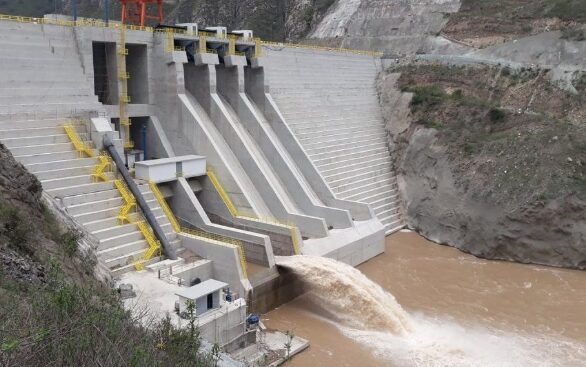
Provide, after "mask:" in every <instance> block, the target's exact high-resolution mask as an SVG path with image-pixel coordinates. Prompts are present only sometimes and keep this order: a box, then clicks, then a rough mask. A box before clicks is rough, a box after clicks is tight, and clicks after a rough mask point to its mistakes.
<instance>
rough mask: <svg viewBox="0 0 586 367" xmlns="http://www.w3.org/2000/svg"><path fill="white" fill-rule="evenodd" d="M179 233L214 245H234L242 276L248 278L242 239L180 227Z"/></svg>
mask: <svg viewBox="0 0 586 367" xmlns="http://www.w3.org/2000/svg"><path fill="white" fill-rule="evenodd" d="M181 233H182V234H184V235H188V236H192V237H195V238H199V239H203V240H206V241H208V242H211V243H214V244H216V245H221V246H228V247H235V248H236V249H237V251H238V257H239V259H240V266H241V268H242V277H243V278H244V279H247V278H248V271H247V267H246V256H245V255H244V247H243V246H244V245H243V243H242V241H239V240H235V239H233V238H229V237H226V236H221V235H218V234H215V233H209V232H204V231H201V230H199V229H191V228H181Z"/></svg>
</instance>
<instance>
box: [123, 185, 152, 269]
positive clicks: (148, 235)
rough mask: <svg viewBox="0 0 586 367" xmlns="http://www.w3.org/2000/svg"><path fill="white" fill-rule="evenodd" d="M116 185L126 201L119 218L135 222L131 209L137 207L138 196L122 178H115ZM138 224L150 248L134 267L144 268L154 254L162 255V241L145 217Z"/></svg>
mask: <svg viewBox="0 0 586 367" xmlns="http://www.w3.org/2000/svg"><path fill="white" fill-rule="evenodd" d="M114 185H115V186H116V188H117V189H118V192H119V193H120V196H122V199H123V200H124V202H125V204H124V205H123V206H122V208H121V209H120V212H119V213H118V220H119V221H120V223H121V224H122V223H125V222H128V223H133V221H132V218H131V217H130V211H131V210H132V209H136V198H135V197H134V195H132V193H131V192H130V191H129V190H128V188H127V187H126V185H125V184H124V182H122V181H121V180H115V181H114ZM136 225H137V227H138V229H139V231H140V233H142V236H143V237H144V239H145V241H146V242H147V244H148V246H149V248H148V249H147V250H146V251H145V253H144V254H143V256H142V259H140V260H138V261H136V262H134V268H135V269H136V270H144V264H145V263H146V262H147V261H149V260H150V259H152V258H153V257H154V256H160V253H161V243H160V242H159V240H157V239H156V238H155V236H154V234H153V231H152V230H151V228H150V227H149V226H148V225H147V224H146V222H145V221H144V219H142V220H139V221H138V222H136Z"/></svg>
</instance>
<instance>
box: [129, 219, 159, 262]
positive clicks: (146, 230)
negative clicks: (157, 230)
mask: <svg viewBox="0 0 586 367" xmlns="http://www.w3.org/2000/svg"><path fill="white" fill-rule="evenodd" d="M136 225H137V226H138V229H139V230H140V232H141V233H142V235H143V237H144V239H145V240H146V241H147V244H148V245H149V248H148V249H147V250H146V252H145V253H144V255H143V256H142V259H141V260H138V261H137V262H135V263H134V268H135V269H136V270H144V264H145V263H146V262H147V261H149V260H150V259H152V258H153V257H154V256H160V254H161V243H160V242H159V241H158V240H157V239H156V238H155V236H154V234H153V232H152V230H151V229H150V227H149V226H148V225H147V224H146V223H145V222H144V221H142V220H141V221H140V222H137V223H136Z"/></svg>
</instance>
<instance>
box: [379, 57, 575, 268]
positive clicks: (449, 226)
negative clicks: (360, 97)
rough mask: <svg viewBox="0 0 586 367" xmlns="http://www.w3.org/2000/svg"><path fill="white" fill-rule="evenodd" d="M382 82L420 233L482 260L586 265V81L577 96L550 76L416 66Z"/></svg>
mask: <svg viewBox="0 0 586 367" xmlns="http://www.w3.org/2000/svg"><path fill="white" fill-rule="evenodd" d="M397 72H400V74H396V73H397ZM399 75H400V76H399ZM395 83H396V85H395ZM380 86H381V92H382V95H381V96H382V104H383V106H386V108H385V113H386V116H387V122H388V126H389V132H390V133H391V136H392V141H391V143H390V144H391V147H392V150H393V151H394V153H395V154H396V157H398V161H397V165H398V167H397V168H398V170H399V173H400V176H401V181H402V189H403V191H404V195H405V200H406V203H405V204H406V205H405V210H406V215H407V218H408V221H409V223H410V226H411V227H412V228H414V229H416V230H418V231H419V232H421V233H422V234H424V235H425V236H427V237H429V238H431V239H433V240H435V241H438V242H440V243H447V244H451V245H455V246H456V247H459V248H461V249H462V250H465V251H467V252H470V253H472V254H474V255H477V256H482V257H487V258H496V259H507V260H515V261H520V262H534V263H541V264H548V265H557V266H568V267H578V268H586V247H585V246H584V244H585V243H586V228H585V227H584V221H583V218H585V217H586V144H585V143H584V142H585V141H586V123H585V121H586V108H585V107H584V106H585V102H586V100H585V91H586V77H584V76H582V78H580V79H578V81H577V82H576V85H575V87H576V89H577V90H578V94H576V95H574V94H570V93H567V92H565V91H563V90H561V89H558V88H557V87H555V86H553V85H552V84H551V83H550V81H549V79H548V75H547V73H546V72H543V71H538V70H529V69H526V70H520V71H513V70H511V69H508V68H493V67H487V66H476V67H447V66H439V65H411V66H404V67H400V68H396V69H393V70H389V71H388V72H387V73H386V74H384V75H383V76H382V78H381V80H380ZM397 88H398V89H400V90H401V91H402V92H405V93H397V92H396V90H397ZM407 93H409V94H412V99H411V100H410V96H409V94H407ZM409 100H410V102H409ZM401 108H402V109H403V110H404V114H403V115H401V114H400V113H398V112H397V110H398V109H399V110H400V109H401Z"/></svg>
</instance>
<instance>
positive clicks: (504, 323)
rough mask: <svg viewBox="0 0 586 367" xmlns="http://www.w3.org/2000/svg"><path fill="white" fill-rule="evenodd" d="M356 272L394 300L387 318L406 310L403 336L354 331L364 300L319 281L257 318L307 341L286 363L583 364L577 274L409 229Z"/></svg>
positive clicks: (583, 279)
mask: <svg viewBox="0 0 586 367" xmlns="http://www.w3.org/2000/svg"><path fill="white" fill-rule="evenodd" d="M359 270H360V271H361V272H362V273H364V274H365V275H366V276H367V277H368V278H370V280H372V281H373V282H374V283H377V284H378V285H380V286H381V287H382V289H383V290H384V291H386V292H388V293H390V294H392V295H394V296H395V298H396V301H397V302H398V304H399V305H400V306H399V308H400V307H401V306H402V310H392V311H391V312H390V314H391V316H390V317H391V318H393V317H394V314H396V313H397V312H398V311H400V312H405V313H406V314H407V315H408V317H409V320H407V321H408V324H409V329H410V331H408V332H398V331H397V330H391V329H390V328H389V329H388V330H386V329H385V328H382V329H381V328H378V327H376V325H374V327H373V325H372V324H370V325H364V326H361V325H362V324H361V323H360V322H357V321H359V320H353V319H352V317H354V318H358V319H359V318H360V315H361V312H362V311H364V314H365V315H366V314H369V313H370V310H369V306H370V303H372V301H369V302H370V303H369V304H365V303H364V302H361V301H357V298H356V297H350V298H348V299H345V298H346V296H345V294H344V292H346V293H351V292H352V291H351V290H343V291H342V292H332V294H331V295H326V296H324V293H327V291H324V289H327V286H329V285H328V284H329V283H324V287H326V288H322V289H320V290H319V295H318V294H312V293H309V294H306V295H304V296H301V297H299V298H297V299H296V300H294V301H292V302H290V303H288V304H286V305H283V306H281V307H279V308H278V309H276V310H274V311H272V312H270V313H268V314H267V315H265V324H266V325H267V326H268V327H270V328H276V329H281V330H291V331H293V332H294V333H295V334H296V335H298V336H300V337H302V338H306V339H308V340H309V341H310V343H311V347H310V348H309V349H308V350H306V351H305V352H303V353H302V354H300V355H298V356H296V357H295V358H294V359H293V360H292V361H290V362H289V363H288V365H290V366H300V367H311V366H316V367H317V366H319V367H327V366H332V367H334V366H336V367H342V366H349V367H350V366H352V367H354V366H393V367H410V366H417V367H419V366H422V367H436V366H438V367H439V366H446V367H447V366H450V367H452V366H458V367H459V366H462V367H468V366H482V367H484V366H487V367H492V366H494V367H508V366H511V367H513V366H520V367H525V366H527V367H532V366H539V367H550V366H560V367H574V366H575V367H583V366H586V273H585V272H581V271H573V270H564V269H556V268H549V267H542V266H532V265H522V264H514V263H508V262H500V261H487V260H481V259H477V258H475V257H473V256H470V255H467V254H464V253H462V252H460V251H458V250H456V249H453V248H450V247H446V246H440V245H437V244H434V243H431V242H429V241H427V240H425V239H424V238H422V237H420V236H418V235H417V234H415V233H411V232H400V233H396V234H394V235H392V236H389V237H387V241H386V252H385V254H383V255H380V256H378V257H376V258H374V259H372V260H370V261H368V262H367V263H365V264H362V265H361V266H359ZM343 271H346V270H341V272H343ZM314 273H315V272H314ZM325 276H327V277H331V276H332V275H331V273H329V274H326V273H324V277H325ZM312 277H313V278H312V279H313V280H314V281H315V279H319V274H317V275H316V274H312ZM316 277H317V278H316ZM341 278H348V276H347V275H344V276H342V277H341ZM342 280H343V279H342ZM358 283H359V284H357V287H356V288H360V287H367V288H376V287H377V285H376V284H371V285H369V284H367V283H364V281H363V280H358ZM373 294H374V295H375V296H376V294H377V293H376V292H375V293H373ZM318 296H319V297H318ZM327 297H332V298H334V297H335V298H336V299H332V300H331V301H332V302H328V300H327ZM389 297H391V296H390V295H389ZM391 298H392V297H391ZM340 299H342V301H340ZM389 307H390V308H392V307H393V306H392V305H391V306H389ZM346 313H347V314H348V315H351V316H347V315H345V314H346ZM346 316H347V317H346ZM375 320H376V319H375ZM354 321H356V322H354Z"/></svg>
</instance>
